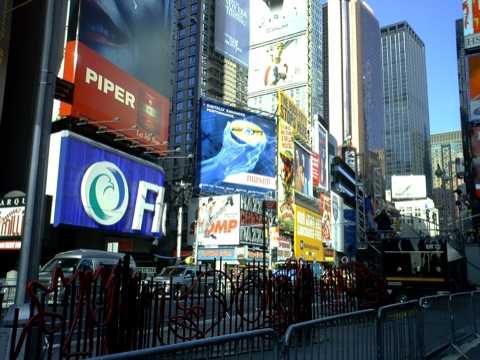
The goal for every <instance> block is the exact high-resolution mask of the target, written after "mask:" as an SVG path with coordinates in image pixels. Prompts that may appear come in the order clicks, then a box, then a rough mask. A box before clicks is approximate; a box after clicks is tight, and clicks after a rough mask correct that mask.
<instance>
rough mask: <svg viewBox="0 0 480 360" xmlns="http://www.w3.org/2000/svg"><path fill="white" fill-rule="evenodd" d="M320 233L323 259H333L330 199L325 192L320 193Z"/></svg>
mask: <svg viewBox="0 0 480 360" xmlns="http://www.w3.org/2000/svg"><path fill="white" fill-rule="evenodd" d="M320 220H321V223H320V224H321V235H322V242H323V249H324V256H325V260H328V261H333V243H332V201H331V199H330V196H328V195H327V194H324V193H321V194H320Z"/></svg>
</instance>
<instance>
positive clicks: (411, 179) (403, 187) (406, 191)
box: [392, 175, 427, 201]
mask: <svg viewBox="0 0 480 360" xmlns="http://www.w3.org/2000/svg"><path fill="white" fill-rule="evenodd" d="M426 197H427V181H426V179H425V175H393V176H392V200H394V201H395V200H405V199H421V198H426Z"/></svg>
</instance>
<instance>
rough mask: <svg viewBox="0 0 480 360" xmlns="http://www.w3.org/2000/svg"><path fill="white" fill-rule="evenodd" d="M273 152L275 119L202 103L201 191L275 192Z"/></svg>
mask: <svg viewBox="0 0 480 360" xmlns="http://www.w3.org/2000/svg"><path fill="white" fill-rule="evenodd" d="M275 154H276V124H275V120H274V119H272V118H267V117H264V116H260V115H257V114H253V113H249V112H245V111H240V110H236V109H234V108H231V107H229V106H226V105H223V104H216V103H213V102H208V101H203V102H202V106H201V119H200V141H199V160H200V164H199V167H200V168H199V174H200V176H199V180H198V181H199V182H198V185H199V188H200V190H201V191H202V193H215V194H226V193H233V192H239V191H240V192H249V193H252V194H264V193H266V192H269V191H275V179H276V162H275V160H276V156H275Z"/></svg>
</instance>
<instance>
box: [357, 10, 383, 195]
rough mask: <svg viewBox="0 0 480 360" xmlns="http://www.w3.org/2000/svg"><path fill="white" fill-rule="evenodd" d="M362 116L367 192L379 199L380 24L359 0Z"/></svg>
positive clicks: (381, 98) (381, 154) (381, 112)
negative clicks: (363, 122)
mask: <svg viewBox="0 0 480 360" xmlns="http://www.w3.org/2000/svg"><path fill="white" fill-rule="evenodd" d="M360 16H361V37H362V69H363V75H362V85H363V116H364V121H365V129H366V131H365V143H366V154H365V157H366V164H365V165H366V173H367V174H372V176H367V177H365V179H364V182H365V187H366V189H367V192H368V193H369V194H371V195H372V196H373V197H374V198H377V199H381V198H383V194H384V189H383V188H384V178H383V171H382V169H383V167H384V164H383V153H384V151H385V126H384V113H383V82H382V70H381V69H382V52H381V40H380V25H379V23H378V20H377V18H376V17H375V14H374V13H373V10H372V9H371V8H370V7H369V6H368V4H367V3H366V2H362V3H361V7H360Z"/></svg>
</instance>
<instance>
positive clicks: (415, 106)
mask: <svg viewBox="0 0 480 360" xmlns="http://www.w3.org/2000/svg"><path fill="white" fill-rule="evenodd" d="M381 40H382V71H383V91H384V113H385V163H386V164H385V168H386V177H387V187H388V186H389V184H388V181H389V179H390V177H391V175H408V174H413V175H425V176H426V177H427V186H428V188H429V189H428V190H429V193H430V190H431V179H432V173H431V166H430V144H429V142H430V123H429V114H428V94H427V74H426V64H425V45H424V43H423V41H422V40H421V39H420V38H419V36H418V35H417V34H416V33H415V31H414V30H413V29H412V28H411V27H410V25H409V24H408V23H407V22H400V23H396V24H393V25H389V26H386V27H383V28H382V29H381Z"/></svg>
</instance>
